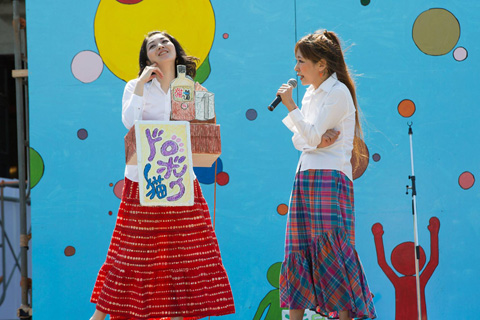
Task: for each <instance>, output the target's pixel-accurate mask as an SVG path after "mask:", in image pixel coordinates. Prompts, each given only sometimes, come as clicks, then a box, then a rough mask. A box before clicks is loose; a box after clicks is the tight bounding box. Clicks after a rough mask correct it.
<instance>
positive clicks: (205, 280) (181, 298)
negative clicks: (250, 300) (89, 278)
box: [91, 178, 235, 320]
mask: <svg viewBox="0 0 480 320" xmlns="http://www.w3.org/2000/svg"><path fill="white" fill-rule="evenodd" d="M194 189H195V200H194V205H193V206H189V207H146V206H141V205H140V202H139V194H138V193H139V191H138V183H137V182H133V181H130V180H129V179H127V178H125V184H124V189H123V194H122V202H121V204H120V209H119V211H118V216H117V222H116V226H115V229H114V231H113V235H112V240H111V243H110V247H109V249H108V253H107V258H106V261H105V263H104V264H103V266H102V267H101V269H100V271H99V273H98V277H97V280H96V283H95V287H94V289H93V293H92V297H91V302H93V303H96V308H97V309H98V310H100V311H102V312H104V313H107V314H110V319H112V320H130V319H151V320H167V319H170V317H175V316H182V317H185V319H186V320H193V319H200V318H203V317H206V316H220V315H225V314H230V313H234V312H235V308H234V303H233V296H232V291H231V288H230V283H229V281H228V277H227V273H226V271H225V268H224V267H223V264H222V260H221V257H220V250H219V247H218V243H217V239H216V236H215V233H214V231H213V228H212V223H211V219H210V213H209V210H208V206H207V203H206V201H205V199H204V197H203V195H202V191H201V189H200V185H199V184H198V181H197V180H195V183H194Z"/></svg>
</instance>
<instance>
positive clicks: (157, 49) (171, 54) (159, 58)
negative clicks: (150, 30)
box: [147, 33, 177, 65]
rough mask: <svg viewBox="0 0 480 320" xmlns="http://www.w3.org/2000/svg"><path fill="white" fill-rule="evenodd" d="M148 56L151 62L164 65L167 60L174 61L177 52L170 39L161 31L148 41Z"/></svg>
mask: <svg viewBox="0 0 480 320" xmlns="http://www.w3.org/2000/svg"><path fill="white" fill-rule="evenodd" d="M147 57H148V60H150V63H151V64H153V63H157V64H158V65H162V64H164V63H165V62H167V61H170V62H172V61H173V62H174V61H175V58H176V57H177V53H176V51H175V46H174V44H173V43H172V42H171V41H170V39H168V38H167V37H166V36H164V35H163V34H161V33H157V34H154V35H153V36H151V37H150V38H149V39H148V41H147Z"/></svg>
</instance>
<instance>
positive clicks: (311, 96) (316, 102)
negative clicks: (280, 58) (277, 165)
mask: <svg viewBox="0 0 480 320" xmlns="http://www.w3.org/2000/svg"><path fill="white" fill-rule="evenodd" d="M355 111H356V110H355V105H354V104H353V99H352V95H351V94H350V91H349V90H348V88H347V86H346V85H345V84H343V83H342V82H340V81H338V79H337V74H336V73H334V74H332V75H331V76H330V77H329V78H328V79H327V80H325V81H324V82H323V83H322V84H321V85H320V86H319V87H318V88H317V89H316V90H315V88H314V87H313V86H309V87H308V89H307V92H306V93H305V96H304V97H303V100H302V109H301V110H300V109H298V108H297V109H295V110H293V111H291V112H290V113H289V114H288V115H287V116H286V117H285V118H284V119H283V123H284V124H285V125H286V126H287V127H288V128H289V129H290V130H291V131H292V132H293V137H292V141H293V145H294V146H295V148H296V149H297V150H299V151H302V154H301V156H300V159H299V161H298V166H297V171H304V170H308V169H331V170H339V171H341V172H343V173H344V174H345V175H346V176H347V177H348V178H349V179H350V180H351V181H353V177H352V165H351V163H350V159H351V157H352V150H353V137H354V135H355ZM328 129H335V130H337V131H340V135H339V137H338V139H337V140H336V141H335V142H334V143H333V144H332V145H330V146H328V147H325V148H317V146H318V145H319V144H320V143H321V142H322V135H323V134H324V133H325V132H326V131H327V130H328Z"/></svg>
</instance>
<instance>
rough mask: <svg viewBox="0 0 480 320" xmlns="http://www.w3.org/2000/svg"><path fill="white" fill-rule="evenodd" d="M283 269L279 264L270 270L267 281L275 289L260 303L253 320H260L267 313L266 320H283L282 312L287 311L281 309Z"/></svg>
mask: <svg viewBox="0 0 480 320" xmlns="http://www.w3.org/2000/svg"><path fill="white" fill-rule="evenodd" d="M281 267H282V263H281V262H277V263H274V264H272V265H271V266H270V268H268V271H267V280H268V282H269V283H270V284H271V285H272V286H273V287H274V288H275V289H274V290H272V291H270V292H269V293H267V295H266V296H265V297H264V298H263V299H262V301H260V304H259V305H258V308H257V312H255V316H254V317H253V320H260V319H261V318H262V316H263V314H264V313H266V314H265V318H264V320H278V319H282V310H285V309H283V308H280V290H279V289H278V288H279V286H280V269H281Z"/></svg>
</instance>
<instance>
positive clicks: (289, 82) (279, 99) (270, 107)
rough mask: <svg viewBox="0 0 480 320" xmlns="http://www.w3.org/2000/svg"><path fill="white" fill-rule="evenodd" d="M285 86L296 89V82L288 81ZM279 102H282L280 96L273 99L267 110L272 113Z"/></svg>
mask: <svg viewBox="0 0 480 320" xmlns="http://www.w3.org/2000/svg"><path fill="white" fill-rule="evenodd" d="M287 84H288V85H290V86H291V87H292V88H296V87H297V80H295V79H290V80H288V82H287ZM280 101H282V98H280V96H277V97H276V98H275V100H273V102H272V103H270V105H269V106H268V110H270V111H273V110H274V109H275V108H276V107H277V106H278V104H279V103H280Z"/></svg>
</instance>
